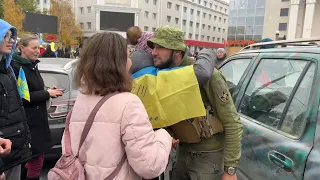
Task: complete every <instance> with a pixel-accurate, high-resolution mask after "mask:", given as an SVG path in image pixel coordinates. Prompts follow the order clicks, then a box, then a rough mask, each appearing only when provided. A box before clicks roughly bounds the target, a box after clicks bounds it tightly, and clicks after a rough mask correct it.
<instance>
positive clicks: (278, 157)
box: [268, 151, 294, 172]
mask: <svg viewBox="0 0 320 180" xmlns="http://www.w3.org/2000/svg"><path fill="white" fill-rule="evenodd" d="M268 158H269V160H270V161H271V162H272V163H274V164H276V165H277V166H279V167H281V168H282V169H284V170H285V171H287V172H291V171H292V169H293V166H294V163H293V161H292V160H291V159H290V158H288V157H287V156H285V155H283V154H281V153H279V152H277V151H270V152H269V154H268Z"/></svg>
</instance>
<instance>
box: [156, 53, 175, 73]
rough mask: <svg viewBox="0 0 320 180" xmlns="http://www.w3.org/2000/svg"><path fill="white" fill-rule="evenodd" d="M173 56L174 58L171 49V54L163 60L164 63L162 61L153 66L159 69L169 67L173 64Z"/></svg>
mask: <svg viewBox="0 0 320 180" xmlns="http://www.w3.org/2000/svg"><path fill="white" fill-rule="evenodd" d="M173 58H174V56H173V51H172V52H171V55H170V58H169V59H168V60H167V61H165V62H164V63H162V64H160V65H157V66H156V65H155V67H156V68H159V69H165V68H169V67H171V66H172V64H173Z"/></svg>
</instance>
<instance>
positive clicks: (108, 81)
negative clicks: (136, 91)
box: [75, 32, 132, 95]
mask: <svg viewBox="0 0 320 180" xmlns="http://www.w3.org/2000/svg"><path fill="white" fill-rule="evenodd" d="M127 48H128V47H127V42H126V40H125V39H124V38H123V37H122V36H121V35H119V34H116V33H111V32H104V33H97V34H95V35H93V36H91V37H90V38H89V39H88V40H87V41H86V44H85V45H84V47H83V49H82V51H81V54H80V60H79V62H78V64H77V67H76V72H75V85H76V86H77V87H78V88H82V93H84V94H95V95H106V94H108V93H112V92H115V91H119V92H130V91H131V89H132V79H131V75H130V74H129V72H128V70H127V58H128V57H127V56H128V54H127Z"/></svg>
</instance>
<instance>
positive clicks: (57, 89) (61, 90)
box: [56, 89, 66, 92]
mask: <svg viewBox="0 0 320 180" xmlns="http://www.w3.org/2000/svg"><path fill="white" fill-rule="evenodd" d="M56 90H58V91H62V92H64V91H65V90H66V89H56Z"/></svg>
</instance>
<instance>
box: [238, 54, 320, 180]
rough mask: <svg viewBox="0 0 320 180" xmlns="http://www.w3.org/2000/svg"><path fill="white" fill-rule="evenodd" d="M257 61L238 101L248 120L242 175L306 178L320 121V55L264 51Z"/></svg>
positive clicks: (291, 179) (283, 179) (255, 179)
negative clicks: (318, 81) (318, 77)
mask: <svg viewBox="0 0 320 180" xmlns="http://www.w3.org/2000/svg"><path fill="white" fill-rule="evenodd" d="M254 66H255V67H254V68H251V69H250V72H248V75H247V77H246V79H245V80H244V81H243V83H242V85H241V86H242V87H241V88H240V90H239V91H240V92H239V93H238V96H237V98H236V102H235V104H237V105H238V112H239V115H240V118H241V120H242V122H243V125H244V130H243V140H242V157H241V160H240V165H239V168H238V176H239V179H242V180H243V179H246V180H247V179H252V180H258V179H272V180H297V179H302V178H303V173H304V168H305V164H306V160H307V157H308V155H309V153H310V151H311V149H312V146H313V138H314V133H312V132H314V129H315V127H316V124H315V122H316V117H317V110H314V109H313V107H314V106H317V105H318V101H319V97H318V96H311V92H316V91H314V90H315V88H316V87H315V86H314V81H315V80H314V79H315V78H314V77H315V72H316V66H317V64H316V61H314V58H312V57H310V58H307V56H306V55H303V54H302V53H301V54H299V55H298V54H295V55H292V53H276V54H275V53H273V54H272V53H261V54H259V56H258V57H257V63H255V64H254ZM316 109H318V108H316Z"/></svg>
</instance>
